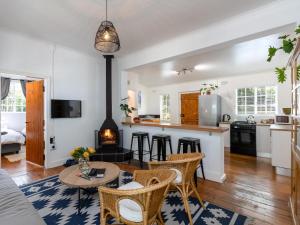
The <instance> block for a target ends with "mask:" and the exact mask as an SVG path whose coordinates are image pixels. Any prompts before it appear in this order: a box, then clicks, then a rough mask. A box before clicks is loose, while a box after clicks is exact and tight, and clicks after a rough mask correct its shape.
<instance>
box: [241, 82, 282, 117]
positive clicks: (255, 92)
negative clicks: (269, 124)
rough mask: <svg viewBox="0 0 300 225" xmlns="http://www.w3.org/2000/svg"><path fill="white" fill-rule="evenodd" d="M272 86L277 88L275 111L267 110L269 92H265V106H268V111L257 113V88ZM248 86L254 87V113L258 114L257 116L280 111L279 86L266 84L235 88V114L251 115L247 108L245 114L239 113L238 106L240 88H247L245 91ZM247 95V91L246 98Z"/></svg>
mask: <svg viewBox="0 0 300 225" xmlns="http://www.w3.org/2000/svg"><path fill="white" fill-rule="evenodd" d="M270 87H272V88H274V89H275V104H274V106H275V111H274V112H268V111H267V106H268V105H267V102H266V101H267V94H265V105H264V106H265V107H266V113H257V107H258V104H257V97H258V96H257V89H258V88H265V89H266V88H270ZM247 88H253V89H254V114H253V115H256V116H274V115H275V114H276V113H277V112H278V88H277V86H275V85H266V86H255V87H243V88H237V89H236V90H235V114H236V115H238V116H246V115H250V114H249V113H247V112H246V110H245V114H241V113H238V107H239V105H238V98H239V96H238V90H240V89H245V91H246V89H247ZM246 97H247V95H246V93H245V98H246ZM245 107H247V104H246V102H245Z"/></svg>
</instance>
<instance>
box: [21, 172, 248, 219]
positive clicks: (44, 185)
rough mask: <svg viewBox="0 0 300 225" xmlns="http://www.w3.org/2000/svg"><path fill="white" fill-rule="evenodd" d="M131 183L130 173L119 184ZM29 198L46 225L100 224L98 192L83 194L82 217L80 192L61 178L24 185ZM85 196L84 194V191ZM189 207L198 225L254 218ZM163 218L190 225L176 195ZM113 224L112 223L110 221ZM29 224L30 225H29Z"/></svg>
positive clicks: (171, 196)
mask: <svg viewBox="0 0 300 225" xmlns="http://www.w3.org/2000/svg"><path fill="white" fill-rule="evenodd" d="M131 180H132V175H131V174H130V173H128V172H124V171H123V172H121V174H120V178H119V183H120V184H124V183H128V182H130V181H131ZM20 189H21V190H22V191H23V193H24V194H25V195H26V197H27V198H28V199H29V201H30V202H32V204H33V206H34V207H35V208H36V209H37V210H38V212H39V214H40V215H41V217H43V219H44V220H45V222H46V224H47V225H94V224H95V225H99V224H100V222H99V198H98V193H95V194H93V195H89V196H88V195H85V194H83V195H82V199H84V200H85V201H84V202H85V204H84V205H83V208H82V209H81V214H80V215H78V214H77V206H78V192H77V189H72V188H68V187H67V186H65V185H63V184H61V183H60V181H59V179H58V176H53V177H48V178H46V179H44V180H40V181H37V182H34V183H32V184H28V185H24V186H21V187H20ZM82 193H84V192H82ZM189 201H190V208H191V212H192V216H193V221H194V224H195V225H202V224H203V225H247V224H250V221H251V219H250V218H248V217H246V216H243V215H240V214H238V213H235V212H232V211H230V210H227V209H224V208H221V207H219V206H216V205H213V204H211V203H208V202H205V205H206V207H207V209H206V210H203V209H202V208H201V205H200V204H199V202H198V200H197V199H195V198H190V200H189ZM162 211H163V212H162V216H163V218H164V220H165V224H166V225H187V224H189V223H188V218H187V216H186V213H185V211H184V206H183V203H182V201H181V198H180V196H179V194H178V193H177V192H171V193H169V195H168V197H167V199H166V200H165V203H164V206H163V210H162ZM111 222H113V221H111ZM28 225H29V224H28Z"/></svg>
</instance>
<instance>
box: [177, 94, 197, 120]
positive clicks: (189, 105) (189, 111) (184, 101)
mask: <svg viewBox="0 0 300 225" xmlns="http://www.w3.org/2000/svg"><path fill="white" fill-rule="evenodd" d="M199 95H200V94H199V93H182V94H181V96H180V99H181V114H180V117H181V124H188V125H198V124H199V111H198V104H199V103H198V97H199Z"/></svg>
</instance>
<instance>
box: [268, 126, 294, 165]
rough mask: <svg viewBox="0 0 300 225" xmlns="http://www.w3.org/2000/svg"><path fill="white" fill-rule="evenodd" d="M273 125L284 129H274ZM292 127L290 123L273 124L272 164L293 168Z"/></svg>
mask: <svg viewBox="0 0 300 225" xmlns="http://www.w3.org/2000/svg"><path fill="white" fill-rule="evenodd" d="M273 126H274V127H282V129H273V128H272V127H273ZM284 127H286V130H284ZM291 127H292V126H289V125H281V126H278V125H272V126H271V143H272V144H271V146H272V147H271V149H272V166H275V167H280V168H285V169H291V138H292V133H291Z"/></svg>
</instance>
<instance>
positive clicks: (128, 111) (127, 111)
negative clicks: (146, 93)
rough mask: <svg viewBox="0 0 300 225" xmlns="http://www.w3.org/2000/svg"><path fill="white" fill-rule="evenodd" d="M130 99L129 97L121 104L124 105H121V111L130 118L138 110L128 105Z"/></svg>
mask: <svg viewBox="0 0 300 225" xmlns="http://www.w3.org/2000/svg"><path fill="white" fill-rule="evenodd" d="M128 99H129V97H127V98H123V99H121V102H123V103H121V104H120V109H121V111H123V112H124V114H125V116H126V117H129V114H131V113H132V112H133V111H135V110H136V108H134V107H130V106H129V105H128Z"/></svg>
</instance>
